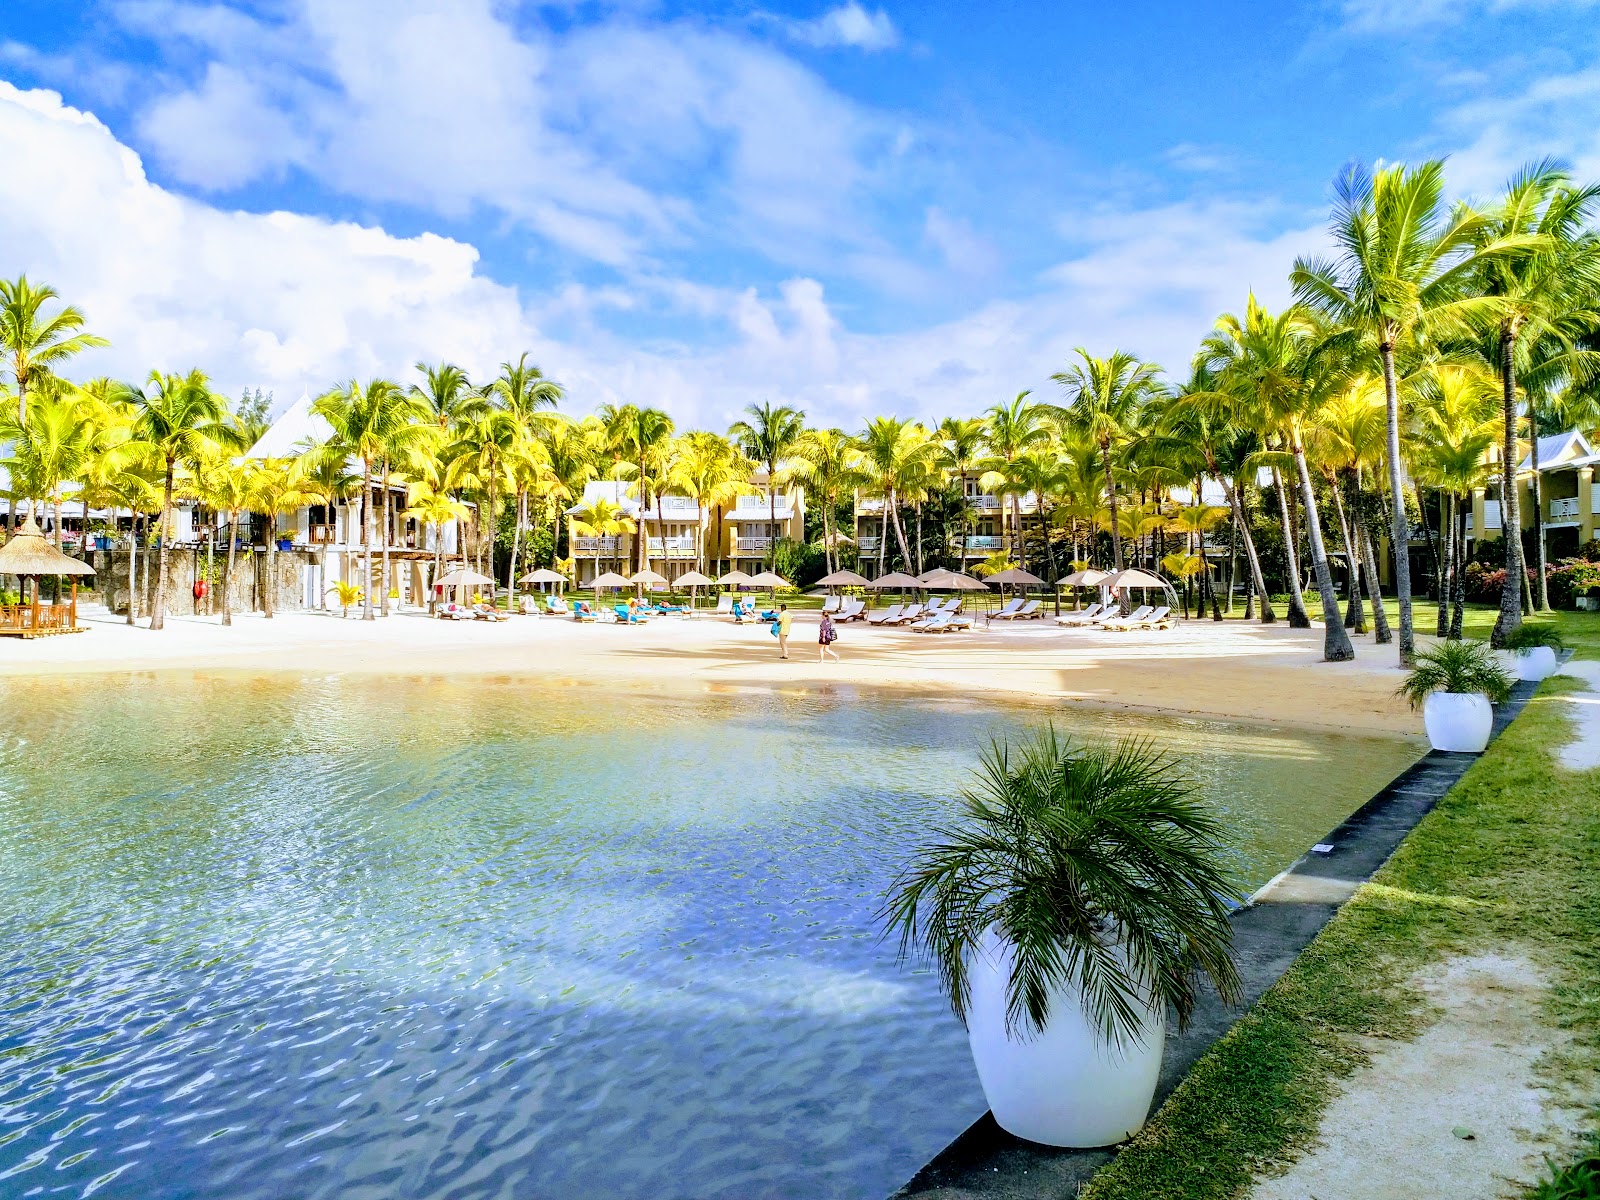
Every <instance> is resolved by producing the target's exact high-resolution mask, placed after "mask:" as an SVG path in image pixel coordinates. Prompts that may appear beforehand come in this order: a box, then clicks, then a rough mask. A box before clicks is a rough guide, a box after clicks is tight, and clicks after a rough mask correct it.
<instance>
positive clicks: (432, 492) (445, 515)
mask: <svg viewBox="0 0 1600 1200" xmlns="http://www.w3.org/2000/svg"><path fill="white" fill-rule="evenodd" d="M403 515H404V516H405V517H406V518H407V519H408V520H412V521H420V522H422V524H423V525H424V526H429V525H431V526H432V527H433V577H434V578H435V579H438V578H440V577H441V576H442V575H443V574H444V527H445V526H446V525H447V524H449V523H450V522H451V521H455V522H457V523H458V524H459V523H461V522H464V521H466V519H467V517H468V516H470V515H471V510H470V509H468V508H467V506H466V505H465V504H463V503H462V502H461V501H459V500H457V499H456V498H455V497H454V496H452V495H450V493H449V492H444V491H440V490H439V489H438V488H437V487H436V486H435V485H434V484H433V483H431V482H429V481H427V480H419V481H417V482H416V483H413V484H411V485H410V486H409V487H408V488H407V489H406V510H405V513H404V514H403ZM434 594H435V593H434V591H433V589H432V588H430V589H429V590H428V611H429V612H432V611H433V609H434Z"/></svg>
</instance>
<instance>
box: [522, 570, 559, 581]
mask: <svg viewBox="0 0 1600 1200" xmlns="http://www.w3.org/2000/svg"><path fill="white" fill-rule="evenodd" d="M517 582H518V583H566V582H567V577H566V576H565V575H563V574H562V573H561V572H560V571H552V570H551V569H550V568H549V567H540V568H539V569H538V570H537V571H529V572H528V573H527V574H526V575H524V576H523V577H522V578H521V579H519V580H517Z"/></svg>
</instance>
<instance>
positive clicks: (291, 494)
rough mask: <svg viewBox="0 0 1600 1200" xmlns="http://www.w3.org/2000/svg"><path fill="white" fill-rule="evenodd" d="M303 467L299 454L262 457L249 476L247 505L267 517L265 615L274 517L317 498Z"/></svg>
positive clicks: (274, 548)
mask: <svg viewBox="0 0 1600 1200" xmlns="http://www.w3.org/2000/svg"><path fill="white" fill-rule="evenodd" d="M304 469H305V468H304V463H303V462H302V460H301V459H299V458H266V459H262V460H261V461H260V463H259V465H258V466H257V468H256V471H255V474H254V478H253V479H252V480H251V487H250V509H251V511H252V512H258V513H260V514H261V515H262V516H263V517H265V518H266V519H267V537H266V543H267V556H266V568H267V583H266V586H265V587H264V588H262V589H261V611H262V612H263V614H265V615H266V616H267V617H268V618H269V619H270V618H271V617H272V598H273V593H274V592H275V591H276V590H277V583H278V575H277V562H278V560H277V552H278V518H279V517H281V516H284V515H285V514H287V513H292V512H295V511H297V510H298V509H299V508H300V507H301V506H302V505H306V504H311V503H314V502H315V501H316V499H317V495H316V492H315V491H314V490H312V489H310V488H308V487H306V484H305V477H304V474H303V472H304ZM387 540H388V539H385V542H387ZM230 553H231V550H230Z"/></svg>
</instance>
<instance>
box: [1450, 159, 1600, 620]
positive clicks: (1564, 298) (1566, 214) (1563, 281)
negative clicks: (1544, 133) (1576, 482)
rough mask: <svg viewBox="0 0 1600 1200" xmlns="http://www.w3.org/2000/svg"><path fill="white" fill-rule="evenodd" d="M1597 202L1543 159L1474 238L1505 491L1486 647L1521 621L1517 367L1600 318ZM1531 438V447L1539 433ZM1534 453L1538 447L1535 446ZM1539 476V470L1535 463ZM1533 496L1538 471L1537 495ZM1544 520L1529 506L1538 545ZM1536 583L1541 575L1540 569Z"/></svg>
mask: <svg viewBox="0 0 1600 1200" xmlns="http://www.w3.org/2000/svg"><path fill="white" fill-rule="evenodd" d="M1597 203H1600V187H1596V186H1593V185H1591V186H1588V187H1583V188H1578V187H1574V186H1573V185H1572V182H1571V176H1570V175H1569V174H1568V172H1567V171H1566V170H1565V169H1564V168H1561V167H1559V166H1557V165H1556V164H1555V163H1554V162H1552V161H1551V160H1549V159H1544V160H1541V161H1539V162H1536V163H1532V164H1530V165H1529V166H1527V167H1525V168H1523V169H1522V170H1521V171H1520V172H1518V173H1517V175H1516V176H1514V177H1513V178H1512V180H1511V181H1510V182H1509V183H1508V184H1507V185H1506V195H1505V198H1504V200H1503V201H1502V202H1501V203H1500V204H1499V205H1498V206H1497V207H1496V208H1495V209H1494V210H1493V211H1492V212H1491V213H1490V214H1488V215H1487V219H1485V220H1483V221H1481V222H1480V223H1479V224H1478V226H1477V227H1476V229H1475V230H1474V233H1473V239H1472V240H1473V244H1474V245H1475V246H1476V247H1477V249H1478V251H1479V254H1480V257H1481V261H1480V262H1479V264H1478V272H1477V278H1476V280H1475V281H1474V282H1475V285H1476V288H1477V289H1479V290H1481V291H1482V292H1483V294H1484V299H1485V300H1486V301H1492V302H1493V310H1492V311H1493V316H1494V321H1495V329H1494V335H1495V351H1494V353H1495V359H1496V362H1497V365H1498V366H1499V368H1500V385H1501V419H1502V441H1501V455H1502V458H1501V461H1502V462H1503V463H1504V464H1505V470H1504V472H1503V483H1502V486H1501V506H1502V528H1503V529H1505V530H1506V531H1507V532H1506V537H1505V538H1504V539H1503V540H1504V542H1505V549H1506V579H1505V584H1504V585H1503V586H1502V588H1501V591H1500V615H1499V617H1498V618H1497V619H1496V621H1495V625H1494V631H1493V633H1491V634H1490V644H1491V645H1494V646H1500V645H1503V644H1504V642H1505V639H1506V636H1507V635H1508V634H1509V633H1511V632H1512V631H1513V630H1515V629H1516V627H1517V626H1518V625H1519V624H1521V623H1522V580H1523V578H1524V575H1523V562H1522V539H1521V538H1520V537H1519V536H1517V534H1518V532H1519V531H1520V530H1521V528H1522V524H1521V515H1520V512H1519V499H1518V495H1517V487H1516V482H1515V478H1516V475H1515V473H1516V466H1517V464H1518V463H1519V462H1521V461H1522V456H1521V454H1520V453H1519V452H1518V449H1517V423H1518V420H1519V409H1520V404H1519V400H1518V394H1517V369H1518V366H1519V363H1520V361H1522V360H1525V359H1526V357H1527V353H1528V348H1529V346H1530V345H1537V343H1538V342H1539V341H1540V340H1542V339H1546V338H1550V337H1555V338H1557V339H1560V340H1562V341H1568V342H1570V341H1571V340H1573V339H1575V338H1577V337H1579V336H1582V334H1584V333H1585V332H1587V331H1589V330H1592V329H1593V328H1595V326H1596V324H1597V321H1600V314H1597V312H1596V309H1597V298H1600V241H1597V240H1596V238H1595V236H1594V234H1593V233H1592V231H1590V230H1589V229H1588V228H1587V224H1588V221H1589V219H1590V218H1591V217H1592V215H1593V214H1594V211H1595V207H1596V204H1597ZM1530 438H1531V439H1532V440H1533V441H1535V442H1537V440H1538V431H1537V429H1534V430H1533V432H1532V433H1531V434H1530ZM1534 452H1535V453H1537V447H1535V451H1534ZM1534 470H1535V472H1536V473H1537V471H1538V467H1537V465H1535V466H1534ZM1538 496H1539V492H1538V483H1537V474H1535V483H1534V499H1535V501H1536V502H1537V500H1538ZM1542 525H1543V514H1542V513H1539V512H1538V511H1537V508H1536V509H1535V513H1534V529H1535V534H1536V540H1537V542H1538V543H1539V545H1540V547H1541V549H1542V547H1543V542H1544V537H1543V528H1542ZM1539 574H1540V581H1541V586H1542V585H1543V575H1544V572H1543V570H1541V571H1540V573H1539Z"/></svg>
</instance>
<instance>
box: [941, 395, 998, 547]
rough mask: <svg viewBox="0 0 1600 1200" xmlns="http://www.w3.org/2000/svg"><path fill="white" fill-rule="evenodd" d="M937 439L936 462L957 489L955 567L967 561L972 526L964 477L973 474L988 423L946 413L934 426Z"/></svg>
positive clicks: (986, 436) (987, 434)
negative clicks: (958, 553)
mask: <svg viewBox="0 0 1600 1200" xmlns="http://www.w3.org/2000/svg"><path fill="white" fill-rule="evenodd" d="M934 436H935V437H936V438H938V439H939V464H940V466H942V467H943V468H944V469H945V470H946V471H948V472H950V474H951V475H952V476H953V477H954V478H955V481H956V486H957V487H959V488H960V489H961V556H960V558H959V559H958V560H957V563H958V569H961V570H964V569H965V568H966V562H967V536H968V534H969V533H970V532H971V529H972V502H971V500H970V499H969V498H968V496H967V480H968V479H969V478H970V477H971V476H972V475H973V472H974V471H975V469H976V467H977V463H978V456H979V455H980V454H981V453H982V451H983V448H984V446H985V444H986V443H987V439H988V436H989V426H988V424H987V423H986V422H985V421H984V420H983V418H981V417H946V418H945V419H944V420H942V421H940V422H939V427H938V428H937V429H935V430H934Z"/></svg>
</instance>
